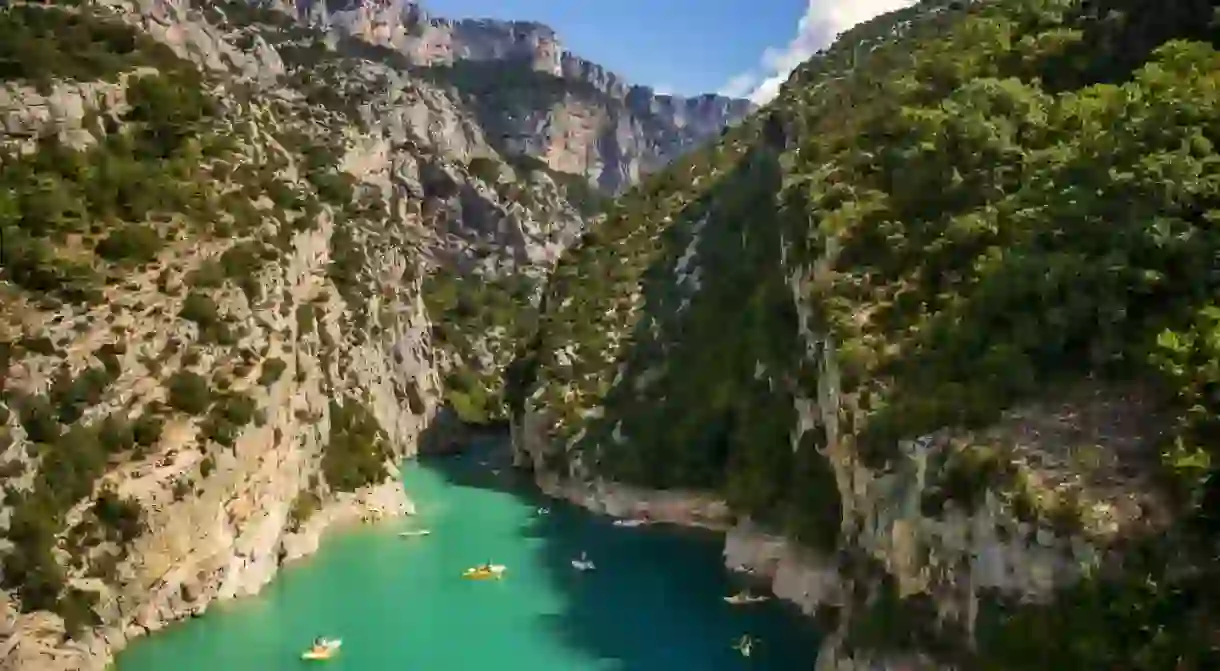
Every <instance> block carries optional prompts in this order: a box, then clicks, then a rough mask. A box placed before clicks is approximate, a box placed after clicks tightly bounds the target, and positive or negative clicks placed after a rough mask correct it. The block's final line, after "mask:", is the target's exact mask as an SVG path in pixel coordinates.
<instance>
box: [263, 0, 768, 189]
mask: <svg viewBox="0 0 1220 671" xmlns="http://www.w3.org/2000/svg"><path fill="white" fill-rule="evenodd" d="M278 5H279V6H281V7H282V9H283V10H284V11H286V12H289V13H292V14H293V15H295V16H296V17H297V18H298V19H299V20H301V21H303V22H306V23H308V24H310V25H314V26H319V27H323V28H325V29H327V30H329V31H331V32H332V33H333V34H335V35H338V36H343V37H347V38H352V39H356V40H360V41H362V42H364V43H367V44H371V45H376V46H379V47H384V48H386V49H388V50H392V51H393V52H395V53H397V54H400V55H401V56H402V57H403V58H404V59H405V60H406V61H407V62H410V63H412V64H415V65H417V66H421V67H424V68H426V69H427V70H428V71H429V72H430V73H432V74H433V75H434V76H437V77H439V78H440V79H441V80H442V81H444V82H446V83H448V84H450V85H453V86H455V87H456V88H457V89H458V90H459V91H462V92H463V93H465V94H467V95H469V96H470V97H471V98H472V99H473V100H474V101H475V102H476V105H477V106H478V107H479V108H480V109H482V110H483V111H484V113H483V114H482V115H481V119H482V121H483V124H484V126H485V127H486V128H487V130H488V133H489V137H491V138H493V140H494V141H495V142H496V143H497V144H498V147H499V148H501V149H502V150H504V151H506V152H508V153H510V154H519V155H525V156H530V157H534V158H537V159H541V160H542V161H545V162H546V164H547V165H548V166H550V168H551V169H553V170H557V171H561V172H565V173H574V174H578V175H582V176H584V177H585V178H587V180H588V181H589V182H590V183H591V184H593V185H595V186H597V187H599V188H601V189H603V190H606V191H609V192H618V191H621V190H623V189H624V188H626V187H628V186H630V185H632V184H634V183H636V182H637V181H638V180H639V179H640V178H641V176H643V175H645V174H647V173H652V172H655V171H657V170H658V169H660V168H661V167H662V166H664V165H665V164H667V163H669V162H670V161H671V160H673V159H674V158H676V157H677V156H680V155H681V154H683V153H685V152H687V151H690V150H691V149H693V148H694V147H695V146H697V145H698V144H699V143H700V142H702V141H703V140H705V139H708V138H712V137H715V136H716V135H717V134H718V133H719V132H720V131H721V130H722V129H723V128H724V127H725V126H728V125H732V124H735V123H737V122H739V121H741V120H742V119H743V118H745V116H746V115H747V114H749V113H750V111H751V105H750V103H749V102H748V101H746V100H739V99H731V98H726V97H724V96H718V95H711V94H709V95H704V96H699V97H695V98H682V97H678V96H670V95H658V94H657V93H655V92H654V91H653V90H652V89H650V88H649V87H646V86H633V85H631V84H629V83H628V82H626V81H624V80H623V79H622V78H621V77H620V76H618V75H616V74H614V73H613V72H610V71H608V70H607V69H605V68H604V67H602V66H601V65H598V64H596V63H592V62H590V61H587V60H585V59H583V58H580V57H579V56H577V55H575V54H573V53H571V52H569V51H567V50H566V49H565V48H564V47H563V45H562V43H561V42H560V40H559V37H558V36H557V35H556V34H555V31H554V30H552V29H551V28H550V27H548V26H545V25H542V24H539V23H534V22H528V21H512V22H507V21H495V20H490V19H461V20H452V19H442V18H435V17H430V16H428V14H427V13H426V11H425V10H424V8H422V7H421V6H420V5H419V4H418V3H415V2H410V1H408V0H375V1H373V0H349V1H345V2H320V1H312V2H297V3H278ZM509 82H511V83H512V84H513V86H512V87H509V86H506V84H508V83H509ZM489 89H491V90H489ZM514 89H515V90H514Z"/></svg>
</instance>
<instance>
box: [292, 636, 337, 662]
mask: <svg viewBox="0 0 1220 671" xmlns="http://www.w3.org/2000/svg"><path fill="white" fill-rule="evenodd" d="M341 645H343V641H342V640H341V639H339V640H334V641H325V642H323V644H322V647H320V648H310V649H309V650H306V651H305V652H302V653H301V659H305V660H317V661H322V660H326V659H330V658H331V657H334V656H335V654H337V653H338V652H339V646H341Z"/></svg>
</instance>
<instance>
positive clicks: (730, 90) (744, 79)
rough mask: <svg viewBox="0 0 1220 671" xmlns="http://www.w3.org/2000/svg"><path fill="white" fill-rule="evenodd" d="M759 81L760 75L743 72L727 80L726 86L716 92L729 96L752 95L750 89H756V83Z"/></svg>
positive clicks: (741, 96)
mask: <svg viewBox="0 0 1220 671" xmlns="http://www.w3.org/2000/svg"><path fill="white" fill-rule="evenodd" d="M757 83H758V77H756V76H754V73H752V72H743V73H742V74H739V75H737V76H735V77H733V78H731V79H729V81H727V82H725V84H724V86H722V87H720V90H719V91H717V92H716V93H717V94H719V95H722V96H728V97H729V98H744V97H745V96H748V95H750V91H753V90H754V85H755V84H757Z"/></svg>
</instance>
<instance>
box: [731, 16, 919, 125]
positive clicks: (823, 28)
mask: <svg viewBox="0 0 1220 671" xmlns="http://www.w3.org/2000/svg"><path fill="white" fill-rule="evenodd" d="M915 2H916V0H809V5H808V7H806V9H805V15H804V16H802V17H801V20H800V23H798V24H797V27H796V37H794V38H792V40H791V41H789V42H788V45H787V46H785V47H783V48H782V49H777V48H775V47H768V48H767V50H766V51H764V52H763V55H762V59H761V64H760V65H761V67H760V69H759V72H746V73H742V74H739V75H736V76H734V77H733V78H732V79H730V80H729V82H728V83H727V84H725V85H724V88H723V89H721V91H722V93H723V95H733V94H732V93H725V92H726V91H733V92H736V94H737V95H739V96H740V95H744V96H746V97H748V98H749V99H750V100H751V101H752V102H754V103H755V104H757V105H764V104H766V103H769V102H771V100H772V99H773V98H775V95H776V94H777V93H778V92H779V87H780V85H781V84H783V83H784V82H785V81H787V79H788V75H790V74H792V71H793V70H795V69H796V67H797V66H798V65H800V64H801V63H803V62H805V61H806V60H809V58H810V57H811V56H813V54H815V53H816V52H817V51H818V50H819V49H823V48H825V47H828V46H830V44H831V42H833V41H834V39H835V36H836V35H838V34H839V33H841V32H843V31H845V30H847V29H848V28H851V27H852V26H854V25H856V24H858V23H862V22H864V21H867V20H869V19H871V18H873V17H874V16H877V15H879V14H885V13H886V12H892V11H894V10H896V9H902V8H903V7H910V6H911V5H913V4H915ZM747 82H748V83H747Z"/></svg>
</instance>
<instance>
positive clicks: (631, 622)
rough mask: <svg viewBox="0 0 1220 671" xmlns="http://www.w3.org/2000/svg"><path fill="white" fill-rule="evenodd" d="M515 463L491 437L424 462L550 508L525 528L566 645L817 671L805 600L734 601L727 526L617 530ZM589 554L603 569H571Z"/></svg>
mask: <svg viewBox="0 0 1220 671" xmlns="http://www.w3.org/2000/svg"><path fill="white" fill-rule="evenodd" d="M510 462H511V459H510V456H509V454H508V449H507V446H506V440H505V439H504V438H503V437H492V436H484V437H482V438H478V439H476V440H475V441H474V442H473V444H472V447H471V448H470V449H469V450H468V451H466V452H465V453H463V454H461V455H451V456H431V457H423V458H421V459H420V465H421V466H422V467H423V468H427V469H429V470H431V471H433V472H434V473H437V474H438V475H441V476H442V477H443V478H445V479H446V480H447V481H448V483H450V484H451V485H454V486H457V487H465V488H476V489H484V490H494V491H499V492H505V493H510V494H512V495H513V496H515V497H518V499H519V500H521V501H522V502H523V503H525V504H527V505H530V506H532V507H535V508H546V509H549V513H547V514H535V515H533V516H532V517H531V518H530V519H529V520H527V521H526V522H525V523H524V524H523V525H522V526H521V528H520V533H521V535H522V537H523V538H527V539H531V540H532V541H533V542H534V543H536V544H537V546H538V547H539V561H540V562H541V563H542V564H543V569H544V571H545V572H546V574H547V575H548V576H549V580H550V581H551V582H552V583H553V584H554V585H555V586H556V587H557V588H558V589H559V590H560V591H561V592H562V594H563V599H564V601H565V608H564V609H563V612H562V614H559V615H544V616H540V617H543V618H545V620H546V622H545V624H544V626H545V627H546V628H547V629H548V630H549V631H551V632H553V633H554V634H555V635H556V636H558V637H559V638H560V639H561V640H562V641H563V643H564V644H565V645H566V646H568V647H570V648H572V649H576V650H581V651H583V652H585V653H586V654H589V655H592V656H594V657H596V658H597V659H601V660H607V661H609V662H611V663H613V666H612V667H611V668H614V669H616V670H622V671H654V670H655V671H662V670H664V671H683V670H685V669H699V670H700V671H721V670H723V671H728V670H730V669H734V670H736V669H776V670H779V669H784V670H785V671H793V670H796V669H808V668H812V666H813V662H814V659H815V657H816V651H817V644H818V635H817V633H816V631H814V629H813V627H812V623H811V622H810V621H809V620H807V619H805V618H803V617H801V616H800V614H799V613H798V612H797V611H796V609H795V608H792V607H790V606H789V605H788V604H785V603H781V602H778V601H774V600H773V601H771V602H768V603H765V604H756V605H751V606H744V607H734V606H730V605H729V604H727V603H725V602H724V600H723V598H722V597H724V596H726V595H728V594H730V593H733V592H735V591H736V590H737V589H739V588H740V587H741V586H742V584H743V583H741V582H738V581H736V580H735V579H734V577H733V576H731V575H730V574H729V572H728V571H726V569H725V568H724V566H723V561H722V558H721V548H722V546H723V537H722V536H721V535H720V534H716V533H713V532H708V531H705V530H695V529H689V528H683V527H677V526H674V525H661V524H657V525H649V526H647V527H639V528H624V527H616V526H614V525H613V524H612V522H613V520H612V519H610V518H608V517H604V516H599V515H595V514H593V513H591V512H589V511H586V510H584V509H582V508H579V507H577V506H574V505H571V504H567V503H562V502H558V501H554V500H552V499H548V498H546V497H544V496H543V495H542V494H541V493H540V492H539V491H538V490H537V489H536V487H534V485H533V482H532V480H531V479H530V476H529V474H527V473H524V472H521V471H516V470H514V469H513V468H512V467H511V463H510ZM582 552H586V553H588V557H589V559H590V560H592V561H594V562H595V563H596V565H597V569H596V570H594V571H590V572H581V571H577V570H576V569H575V568H574V567H573V566H572V563H571V562H572V560H573V559H574V558H579V557H580V555H581V553H582ZM510 571H511V567H510ZM747 633H748V634H750V635H751V636H753V637H754V638H756V639H758V640H759V641H761V642H760V643H759V645H758V647H757V648H755V650H754V653H753V654H752V655H751V657H750V658H748V659H747V658H744V657H742V655H741V654H740V653H738V652H737V651H736V650H734V649H733V647H732V646H733V642H734V640H735V639H736V638H737V637H739V636H741V635H742V634H747Z"/></svg>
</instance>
